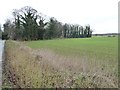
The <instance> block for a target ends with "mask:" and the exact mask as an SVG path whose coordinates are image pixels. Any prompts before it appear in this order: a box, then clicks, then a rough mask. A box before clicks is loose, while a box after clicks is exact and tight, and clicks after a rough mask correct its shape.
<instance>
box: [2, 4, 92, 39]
mask: <svg viewBox="0 0 120 90" xmlns="http://www.w3.org/2000/svg"><path fill="white" fill-rule="evenodd" d="M12 14H13V17H14V21H13V22H12V21H10V20H9V19H8V20H7V21H6V22H5V24H4V25H3V27H4V33H3V36H4V38H6V39H14V40H43V39H53V38H61V37H62V38H85V37H87V38H88V37H91V36H92V30H91V28H90V25H87V26H85V28H83V26H81V25H78V24H76V25H74V24H67V23H65V24H63V23H61V22H59V21H58V20H56V19H55V18H54V17H51V18H49V20H46V18H45V17H44V16H43V15H41V14H39V13H38V11H37V10H36V9H33V8H32V7H30V6H25V7H23V8H21V9H18V10H17V9H14V10H13V13H12Z"/></svg>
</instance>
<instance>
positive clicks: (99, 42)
mask: <svg viewBox="0 0 120 90" xmlns="http://www.w3.org/2000/svg"><path fill="white" fill-rule="evenodd" d="M5 53H6V54H5V55H6V56H5V57H6V59H5V63H6V65H5V66H4V68H5V74H6V78H8V79H9V80H10V81H11V83H12V84H11V85H12V87H21V88H22V87H23V88H26V87H36V88H37V87H71V88H73V87H81V88H86V87H88V88H91V87H96V88H101V87H102V88H103V87H106V88H117V87H118V38H117V37H92V38H70V39H54V40H43V41H42V40H40V41H25V42H18V41H17V42H16V41H7V42H6V45H5ZM11 73H12V74H11ZM10 75H11V76H10ZM4 85H6V84H4Z"/></svg>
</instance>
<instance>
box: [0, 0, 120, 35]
mask: <svg viewBox="0 0 120 90" xmlns="http://www.w3.org/2000/svg"><path fill="white" fill-rule="evenodd" d="M118 1H119V0H0V23H1V24H3V23H5V20H6V19H7V18H12V11H13V9H20V8H21V7H24V6H31V7H33V8H34V9H36V10H37V11H38V12H41V13H43V14H45V15H47V16H52V17H55V18H56V19H57V20H58V21H60V22H62V23H71V24H80V25H83V26H85V25H87V24H90V26H91V28H92V29H93V31H94V33H117V32H118Z"/></svg>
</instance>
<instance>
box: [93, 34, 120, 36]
mask: <svg viewBox="0 0 120 90" xmlns="http://www.w3.org/2000/svg"><path fill="white" fill-rule="evenodd" d="M118 35H120V33H106V34H92V36H118Z"/></svg>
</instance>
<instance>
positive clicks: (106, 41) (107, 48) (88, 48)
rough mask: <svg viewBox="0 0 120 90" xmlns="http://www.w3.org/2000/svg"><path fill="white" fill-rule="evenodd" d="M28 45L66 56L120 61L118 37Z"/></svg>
mask: <svg viewBox="0 0 120 90" xmlns="http://www.w3.org/2000/svg"><path fill="white" fill-rule="evenodd" d="M27 45H28V46H29V47H31V48H34V49H41V48H42V49H50V50H53V51H54V52H55V53H58V54H61V55H65V56H69V55H70V56H78V57H82V56H87V57H89V58H94V59H96V60H109V61H112V62H114V61H115V62H116V61H117V60H118V38H117V37H93V38H77V39H75V38H72V39H56V40H44V41H30V42H27Z"/></svg>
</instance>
